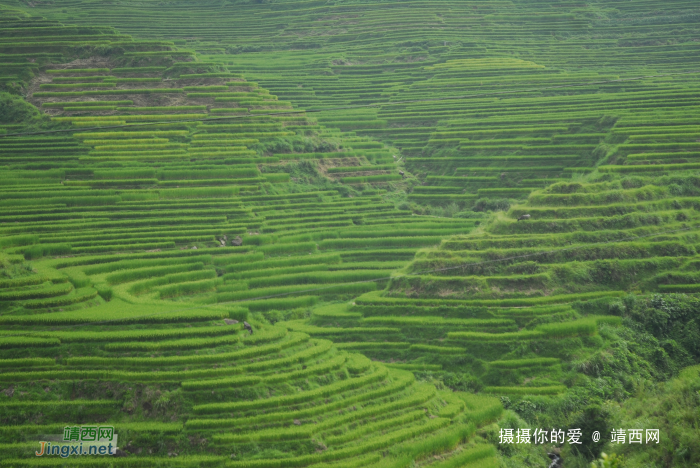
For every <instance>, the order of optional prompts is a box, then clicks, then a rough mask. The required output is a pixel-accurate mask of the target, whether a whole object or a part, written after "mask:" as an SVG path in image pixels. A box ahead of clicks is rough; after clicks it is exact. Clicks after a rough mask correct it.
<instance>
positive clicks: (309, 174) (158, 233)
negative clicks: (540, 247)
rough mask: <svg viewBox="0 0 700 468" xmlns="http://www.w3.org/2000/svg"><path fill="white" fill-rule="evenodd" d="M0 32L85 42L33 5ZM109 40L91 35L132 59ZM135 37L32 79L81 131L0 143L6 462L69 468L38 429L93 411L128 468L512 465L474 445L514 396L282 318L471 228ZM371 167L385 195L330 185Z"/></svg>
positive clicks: (364, 283)
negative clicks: (425, 209)
mask: <svg viewBox="0 0 700 468" xmlns="http://www.w3.org/2000/svg"><path fill="white" fill-rule="evenodd" d="M3 26H4V27H5V28H4V30H5V31H8V30H13V29H21V30H22V31H23V33H24V34H25V35H31V34H39V32H43V31H46V30H47V29H52V31H53V32H52V34H54V35H56V36H59V37H60V36H61V35H66V36H69V35H72V34H75V32H74V29H73V28H71V27H68V26H63V25H62V24H60V23H56V22H51V21H45V20H39V19H35V18H33V17H25V16H18V17H15V18H11V17H9V16H3ZM80 34H83V35H86V36H87V37H92V36H102V35H105V34H104V31H103V30H101V29H99V28H95V29H92V30H90V29H86V28H81V29H80ZM114 34H116V33H114ZM78 39H80V38H78ZM100 39H103V38H102V37H100ZM104 39H105V40H100V41H97V43H91V45H95V44H99V46H100V47H122V46H121V45H119V46H117V45H115V43H114V42H113V39H112V37H111V36H106V37H105V38H104ZM118 39H119V40H120V41H122V42H119V44H122V43H127V44H131V42H132V41H131V40H130V39H131V38H130V37H129V36H121V37H119V38H118ZM54 40H55V39H53V38H52V39H51V40H50V41H54ZM76 40H77V39H76ZM66 42H67V41H66ZM78 42H80V43H82V42H87V40H86V41H78ZM133 42H134V43H135V45H134V49H136V50H141V51H139V52H133V53H131V52H128V51H127V52H123V53H118V54H112V55H110V56H109V58H108V59H102V58H100V57H94V56H93V57H91V58H89V59H82V60H80V59H79V60H74V61H71V62H68V63H61V60H59V59H58V56H56V58H52V59H51V60H50V61H51V62H53V63H54V64H42V67H41V68H39V69H31V70H29V69H27V70H24V71H22V73H32V74H34V75H35V76H34V77H33V78H32V80H31V93H30V96H28V101H29V102H31V103H33V104H35V105H36V106H37V107H39V108H41V109H42V110H43V112H44V113H45V115H46V117H45V118H44V119H50V121H51V122H52V123H50V124H47V125H50V126H52V128H54V129H58V130H62V129H66V130H70V131H68V132H62V133H42V134H31V128H28V127H27V125H26V124H23V123H22V122H18V123H16V124H8V125H5V126H4V131H5V132H6V133H8V134H13V133H22V131H24V132H25V133H26V132H27V131H29V133H30V134H28V135H22V136H12V135H9V136H6V137H4V138H2V139H1V140H0V157H2V159H3V164H4V166H3V170H2V172H1V173H0V174H1V175H0V177H1V179H0V180H2V182H3V183H2V188H0V191H2V192H3V196H2V197H1V199H2V201H1V202H0V205H1V213H2V214H0V217H2V219H3V221H2V225H0V231H2V233H1V236H2V247H3V251H2V262H3V270H2V272H3V276H4V277H3V279H2V280H1V282H0V285H1V286H0V287H1V288H2V289H1V290H0V301H2V302H1V304H2V315H1V316H0V321H1V322H2V333H1V334H0V354H1V355H2V356H0V362H1V364H0V368H2V371H1V372H0V381H1V383H0V386H1V387H2V388H3V390H4V393H3V394H2V401H0V406H2V411H0V413H1V414H2V417H1V418H2V419H1V424H2V436H0V437H2V448H3V450H2V457H0V464H1V465H2V466H13V467H16V466H36V464H37V463H40V464H41V465H42V466H44V465H55V466H64V464H65V463H66V462H65V460H64V459H63V458H61V457H53V458H48V459H47V458H42V459H38V458H36V457H34V456H33V451H34V450H36V448H37V447H35V445H36V444H35V443H34V442H33V440H34V439H35V438H36V435H37V434H48V433H56V434H59V433H62V432H63V429H62V428H63V427H65V426H67V425H69V426H70V425H80V424H89V423H92V422H108V423H110V424H113V425H114V427H115V431H116V432H117V433H118V434H120V435H121V438H120V439H119V440H120V452H119V453H120V454H128V455H129V456H128V457H127V458H122V459H120V460H119V462H120V463H119V464H120V466H121V465H123V466H166V465H167V466H175V465H177V466H231V467H236V466H240V467H253V466H254V467H278V466H307V465H315V466H343V467H350V466H356V467H360V466H368V465H374V466H396V467H399V466H408V465H409V464H410V463H412V462H413V460H419V459H423V458H427V457H431V456H433V455H438V454H442V453H446V454H448V456H449V457H450V458H449V459H450V460H451V461H450V463H451V462H452V461H454V462H459V461H460V460H467V461H475V462H478V461H481V462H487V463H494V462H495V449H494V448H493V446H491V445H489V444H488V443H486V441H485V440H483V439H482V438H480V437H477V436H476V435H475V432H476V430H477V429H478V428H479V427H480V426H483V425H484V424H487V423H489V422H490V421H492V420H494V419H495V418H497V417H498V416H499V414H500V413H501V411H502V407H501V405H500V403H499V402H498V401H497V400H495V399H493V398H488V397H480V396H474V395H467V394H460V395H456V394H453V393H452V392H449V391H444V390H437V389H436V388H435V387H434V386H433V385H432V384H429V383H425V382H418V381H416V379H415V377H414V376H413V374H411V373H410V372H409V371H406V370H403V369H400V368H394V367H391V366H385V365H383V364H381V363H374V362H372V361H370V360H369V359H368V358H366V357H364V356H362V355H361V354H357V353H353V352H352V351H346V350H343V349H340V348H338V347H336V346H335V345H334V343H333V342H331V341H329V340H325V339H315V338H311V337H310V336H309V335H308V334H306V333H301V332H288V331H287V330H286V328H285V327H282V326H279V325H272V324H271V323H274V322H276V321H278V320H280V319H283V318H288V317H290V316H292V317H303V316H304V315H305V313H306V312H305V310H307V308H308V307H310V306H312V305H313V304H315V303H317V302H318V301H321V300H326V299H333V298H345V297H353V296H357V295H359V294H362V293H364V292H369V291H375V290H377V288H378V287H379V285H382V284H385V283H386V280H388V277H389V276H390V275H391V273H392V272H393V271H394V270H395V269H396V268H397V267H400V266H404V265H406V264H407V263H408V262H409V261H410V259H411V258H412V257H413V255H414V253H415V252H416V251H417V250H418V249H419V248H420V247H423V246H427V245H433V244H438V243H439V242H440V240H441V238H442V237H441V236H444V235H450V234H454V233H459V232H465V231H468V230H470V229H471V228H472V227H473V222H472V221H470V220H451V219H446V220H445V222H444V223H443V224H440V225H436V224H435V222H434V220H433V219H432V218H427V217H426V218H423V217H417V216H412V213H411V211H409V210H400V209H396V208H395V206H394V204H393V203H390V202H388V201H387V200H386V199H385V194H386V189H385V188H383V187H387V182H385V181H384V180H378V179H379V178H381V177H385V178H386V180H387V181H388V182H389V183H392V182H391V181H394V180H395V179H396V178H398V180H399V181H401V180H402V178H401V176H400V175H398V173H397V164H396V162H395V161H394V158H392V152H394V151H395V149H394V148H391V147H386V146H385V145H383V144H381V143H376V142H374V141H371V140H368V139H366V138H362V137H356V136H354V135H352V134H343V133H342V132H340V131H338V130H332V129H326V128H325V127H321V126H318V125H317V123H316V122H315V120H313V119H311V118H309V117H307V116H306V115H304V114H303V113H296V114H288V115H268V114H270V113H273V112H275V111H276V110H290V109H291V106H290V105H289V103H286V102H282V101H280V100H278V99H277V97H276V96H274V95H272V94H270V93H269V91H267V90H266V89H264V88H262V87H260V86H259V85H258V84H257V83H254V82H250V81H247V80H246V79H245V78H244V77H243V76H242V75H240V74H236V73H232V72H229V71H228V70H226V69H225V68H216V67H212V66H210V65H208V64H201V63H199V62H196V61H192V60H187V59H182V58H181V55H180V51H179V50H177V49H176V48H175V46H174V44H172V43H170V44H168V43H166V42H162V43H160V44H158V47H154V46H153V45H152V44H147V43H138V41H133ZM51 43H53V42H46V44H51ZM95 46H96V47H97V45H95ZM66 47H67V48H66V49H64V50H62V54H64V55H63V57H64V58H63V60H64V61H66V60H68V59H70V58H72V57H71V54H75V51H74V49H71V48H70V47H75V44H71V45H70V46H66ZM37 48H40V49H42V50H43V49H44V47H43V45H37ZM126 49H127V50H129V49H131V48H130V47H126ZM144 49H145V50H144ZM134 54H138V55H134ZM184 55H185V57H187V54H184ZM190 56H191V54H190ZM73 57H74V55H73ZM142 57H158V59H157V61H156V63H157V65H153V61H152V60H151V59H149V60H148V61H145V60H144V59H143V58H142ZM46 60H47V62H48V61H49V59H46ZM87 61H89V65H87V64H86V62H87ZM144 62H146V63H149V65H148V66H142V64H143V63H144ZM28 68H31V66H30V67H28ZM258 114H259V115H258ZM222 116H224V117H225V116H234V117H238V116H244V118H242V119H239V120H236V119H218V120H217V119H216V118H219V117H222ZM239 122H240V123H239ZM125 124H138V125H132V126H124V125H125ZM317 162H318V163H319V165H318V167H319V168H320V169H319V168H317ZM360 165H361V166H362V167H368V168H377V171H375V172H377V173H378V174H374V175H368V176H364V177H366V178H370V179H372V178H374V179H372V180H373V181H374V184H373V185H365V184H361V185H354V183H355V181H354V180H352V179H353V178H352V176H348V178H347V179H351V180H347V179H345V180H343V183H342V184H341V183H340V182H338V181H335V182H334V181H333V180H332V179H325V178H323V176H322V175H321V172H319V171H324V168H325V167H328V168H336V167H339V168H342V167H345V166H350V167H351V172H352V173H353V174H355V177H357V178H362V177H363V176H361V173H362V172H361V171H358V170H356V167H358V166H360ZM335 174H338V176H336V175H335ZM343 174H345V173H344V172H343V171H337V172H336V173H334V174H333V175H331V177H333V178H338V177H339V176H340V175H343ZM382 174H386V175H390V176H392V177H386V175H384V176H382ZM393 176H396V177H393ZM296 177H305V178H307V179H309V180H314V181H316V185H314V184H312V183H306V184H304V182H303V181H301V180H298V179H297V180H295V178H296ZM320 179H323V180H325V181H326V182H323V184H325V185H323V186H319V185H318V180H320ZM358 182H360V181H358ZM362 182H364V181H362ZM387 233H392V235H391V236H387ZM247 321H249V322H250V323H251V324H252V329H253V333H252V334H250V333H249V331H246V330H245V329H244V328H243V323H244V322H246V323H247ZM455 449H456V450H455ZM29 455H32V458H29ZM86 461H88V462H89V464H90V466H102V465H104V466H107V465H109V466H111V465H112V464H113V463H114V461H113V459H111V458H102V459H90V460H86Z"/></svg>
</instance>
